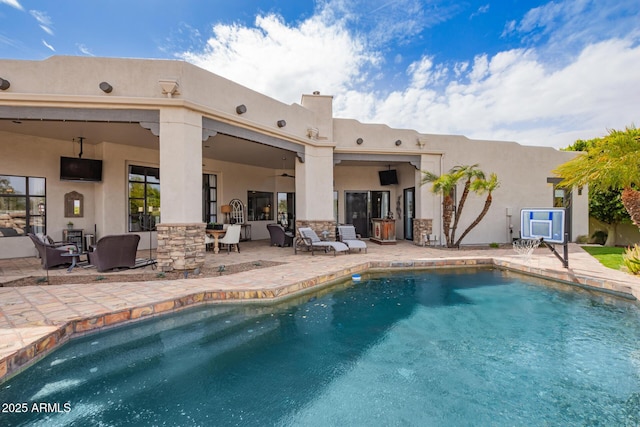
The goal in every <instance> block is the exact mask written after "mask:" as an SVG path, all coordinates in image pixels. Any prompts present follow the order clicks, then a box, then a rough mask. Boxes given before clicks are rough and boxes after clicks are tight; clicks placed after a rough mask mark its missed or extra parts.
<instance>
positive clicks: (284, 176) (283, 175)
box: [276, 157, 296, 178]
mask: <svg viewBox="0 0 640 427" xmlns="http://www.w3.org/2000/svg"><path fill="white" fill-rule="evenodd" d="M286 160H287V158H286V157H283V158H282V169H285V161H286ZM278 176H281V177H283V178H295V177H296V176H295V175H291V174H288V173H286V172H282V173H281V174H280V175H276V177H278Z"/></svg>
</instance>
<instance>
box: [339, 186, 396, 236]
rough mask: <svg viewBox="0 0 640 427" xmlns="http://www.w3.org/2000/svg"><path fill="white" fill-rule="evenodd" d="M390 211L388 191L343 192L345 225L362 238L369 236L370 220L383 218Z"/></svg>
mask: <svg viewBox="0 0 640 427" xmlns="http://www.w3.org/2000/svg"><path fill="white" fill-rule="evenodd" d="M390 210H391V205H390V192H389V191H345V223H346V224H353V226H354V227H355V228H356V233H358V234H360V235H361V236H362V237H369V236H370V235H371V218H384V217H386V216H387V214H388V213H389V212H390Z"/></svg>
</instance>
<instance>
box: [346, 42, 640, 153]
mask: <svg viewBox="0 0 640 427" xmlns="http://www.w3.org/2000/svg"><path fill="white" fill-rule="evenodd" d="M429 63H430V62H429V61H425V60H423V61H421V62H420V63H417V64H416V65H414V67H413V68H412V70H413V71H414V72H415V73H416V76H417V78H418V79H424V66H425V64H429ZM638 63H640V46H637V45H634V44H633V43H631V42H630V41H628V40H619V39H614V40H607V41H604V42H601V43H597V44H594V45H590V46H588V47H587V48H585V49H584V50H583V51H582V52H581V53H580V54H579V55H578V57H577V58H576V60H575V61H574V62H572V63H571V64H569V65H567V66H566V67H564V68H562V69H559V70H553V69H547V68H546V67H545V65H544V64H543V63H541V62H540V61H539V59H538V58H537V57H536V55H535V53H534V52H533V51H531V50H512V51H507V52H501V53H499V54H497V55H495V56H494V57H492V58H488V57H487V56H486V55H482V56H478V57H477V58H476V59H475V61H474V64H473V67H472V69H471V71H469V72H468V73H467V74H466V77H467V78H468V79H467V80H466V81H465V80H464V78H463V77H464V76H465V74H464V73H460V77H459V78H457V79H455V80H452V81H451V82H449V84H448V85H447V87H446V90H445V91H444V92H442V93H435V92H433V91H432V90H428V89H427V88H424V89H421V88H418V87H416V86H412V87H410V88H407V89H406V90H404V91H400V92H394V93H392V94H390V95H389V96H386V97H384V98H380V97H378V98H377V99H376V103H375V107H374V108H372V109H369V110H368V114H367V116H363V115H362V114H361V113H360V112H359V110H358V109H357V108H354V109H351V108H348V107H349V106H350V105H353V104H352V103H350V102H348V101H343V100H342V99H339V98H341V97H342V96H350V94H345V95H340V96H338V97H337V98H338V101H339V103H338V106H339V107H342V108H336V114H340V115H342V116H345V117H354V116H356V118H359V119H361V120H363V121H374V122H381V123H387V124H389V125H391V126H395V127H406V128H417V129H418V130H420V131H423V132H428V133H452V134H463V135H466V136H468V137H471V138H479V139H506V140H516V141H518V142H521V143H524V144H531V145H548V146H555V147H564V146H567V145H569V144H571V143H573V142H574V140H575V139H577V138H590V137H596V136H600V135H604V134H605V133H606V131H607V129H608V128H618V129H620V128H624V127H625V126H627V125H630V124H631V123H633V122H634V121H637V117H638V107H637V100H638V99H640V84H639V83H640V78H639V76H638V73H637V70H636V68H635V65H634V64H638Z"/></svg>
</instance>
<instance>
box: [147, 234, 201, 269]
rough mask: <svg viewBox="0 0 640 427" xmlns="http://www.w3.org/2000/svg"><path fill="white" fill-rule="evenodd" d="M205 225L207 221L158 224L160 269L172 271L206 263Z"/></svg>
mask: <svg viewBox="0 0 640 427" xmlns="http://www.w3.org/2000/svg"><path fill="white" fill-rule="evenodd" d="M205 227H206V224H205V223H194V224H187V223H184V224H162V223H161V224H158V225H157V226H156V229H157V230H158V250H157V263H158V269H160V270H161V271H172V270H193V269H195V268H198V267H201V266H202V265H203V264H204V254H205V244H204V235H205Z"/></svg>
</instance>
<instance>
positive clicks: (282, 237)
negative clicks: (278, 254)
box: [267, 224, 293, 248]
mask: <svg viewBox="0 0 640 427" xmlns="http://www.w3.org/2000/svg"><path fill="white" fill-rule="evenodd" d="M267 230H269V236H270V237H271V246H280V247H281V248H282V247H284V246H291V245H293V234H292V233H290V232H288V231H285V230H284V228H282V226H280V225H278V224H267Z"/></svg>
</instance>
